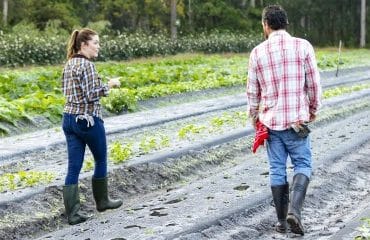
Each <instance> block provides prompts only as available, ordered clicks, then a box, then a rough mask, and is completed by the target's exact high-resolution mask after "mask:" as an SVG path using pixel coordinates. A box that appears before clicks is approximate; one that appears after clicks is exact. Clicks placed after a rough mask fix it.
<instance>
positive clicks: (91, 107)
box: [62, 54, 108, 118]
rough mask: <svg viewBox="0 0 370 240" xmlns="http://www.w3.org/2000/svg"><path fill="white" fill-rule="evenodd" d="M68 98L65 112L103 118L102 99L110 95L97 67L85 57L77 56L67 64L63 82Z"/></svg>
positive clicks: (65, 94) (64, 92) (64, 91)
mask: <svg viewBox="0 0 370 240" xmlns="http://www.w3.org/2000/svg"><path fill="white" fill-rule="evenodd" d="M62 88H63V94H64V96H65V97H66V104H65V106H64V112H65V113H69V114H78V115H85V116H86V115H90V116H96V117H99V118H102V114H101V105H100V102H99V99H100V97H102V96H107V95H108V86H106V85H103V84H102V81H101V78H100V77H99V76H98V73H97V71H96V69H95V65H94V64H93V63H92V62H91V61H89V60H88V59H87V58H86V57H84V56H83V55H78V54H77V55H75V56H73V57H72V58H71V59H69V60H68V62H67V63H66V65H65V67H64V70H63V80H62Z"/></svg>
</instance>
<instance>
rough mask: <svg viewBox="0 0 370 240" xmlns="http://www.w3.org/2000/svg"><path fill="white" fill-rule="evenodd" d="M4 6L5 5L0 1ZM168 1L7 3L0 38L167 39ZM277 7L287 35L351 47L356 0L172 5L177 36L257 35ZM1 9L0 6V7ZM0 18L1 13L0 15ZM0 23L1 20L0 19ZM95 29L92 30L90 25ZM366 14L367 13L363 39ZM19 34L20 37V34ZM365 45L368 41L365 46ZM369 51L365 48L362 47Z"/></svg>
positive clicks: (200, 0)
mask: <svg viewBox="0 0 370 240" xmlns="http://www.w3.org/2000/svg"><path fill="white" fill-rule="evenodd" d="M3 1H5V0H3ZM170 2H171V1H170V0H8V5H9V7H8V9H9V10H8V21H7V24H5V22H3V21H2V22H1V29H2V31H3V32H6V33H11V32H13V31H14V27H16V26H17V25H19V24H21V25H25V24H26V25H29V24H31V25H32V26H34V27H35V28H37V29H38V30H42V31H43V30H45V29H46V30H47V29H48V28H49V29H50V28H53V27H54V28H55V29H57V31H55V34H57V35H63V34H65V33H69V32H71V31H72V29H73V28H76V27H81V26H88V25H89V26H95V25H96V23H97V22H98V25H100V26H98V27H99V30H100V31H101V32H100V34H109V35H115V34H116V35H117V34H119V33H122V32H124V33H132V32H135V33H136V32H144V33H147V34H153V33H157V34H158V33H163V34H167V35H168V34H169V30H170ZM274 3H279V4H281V5H282V6H283V7H284V8H285V9H286V10H287V12H288V16H289V21H290V26H289V31H290V32H292V33H293V34H294V35H296V36H299V37H304V38H306V39H308V40H310V41H312V42H313V44H315V45H317V46H333V45H337V44H338V42H339V40H343V41H344V44H345V46H347V47H357V46H358V45H359V35H360V6H361V0H326V1H322V0H177V22H178V25H177V27H178V32H179V34H180V36H181V35H187V34H196V33H199V32H202V33H204V32H212V31H215V30H217V31H231V32H234V33H235V32H237V33H256V32H257V33H259V32H260V31H261V23H260V21H261V17H260V16H261V11H262V9H263V7H264V6H266V5H268V4H274ZM1 8H2V6H1ZM1 14H2V12H1ZM1 19H2V16H1ZM94 24H95V25H94ZM369 32H370V13H369V11H367V33H368V34H367V35H368V36H369ZM23 33H24V32H23ZM368 42H369V41H368ZM367 47H370V44H369V43H368V44H367Z"/></svg>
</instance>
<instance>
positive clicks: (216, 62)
mask: <svg viewBox="0 0 370 240" xmlns="http://www.w3.org/2000/svg"><path fill="white" fill-rule="evenodd" d="M364 54H369V52H368V51H367V50H352V51H346V52H343V53H342V65H343V67H345V66H346V67H348V66H351V64H356V63H357V64H368V63H369V62H365V61H364V60H362V59H364V58H363V57H362V56H363V55H364ZM323 56H324V58H325V59H324V60H323ZM336 58H337V55H336V52H335V51H333V50H330V49H329V50H321V51H318V63H319V65H320V62H322V61H324V62H328V59H329V60H330V62H334V61H336V60H335V59H336ZM367 59H368V58H367ZM368 61H369V60H368ZM247 62H248V56H247V55H245V54H234V55H210V56H208V55H201V54H194V55H181V56H175V57H167V58H159V59H151V60H145V61H142V60H135V61H129V62H109V63H101V62H98V63H97V68H98V71H99V73H100V74H101V76H102V77H103V79H105V80H106V79H107V78H108V77H121V88H119V89H113V90H112V91H111V92H110V95H109V97H107V98H103V100H102V104H103V106H104V108H105V109H106V110H108V111H110V112H112V113H121V112H122V111H134V110H135V109H136V107H137V102H138V101H140V100H146V99H150V98H155V97H159V96H168V95H172V94H177V93H183V92H189V91H198V90H203V89H209V88H220V87H229V86H241V87H242V86H243V85H245V82H246V79H247V77H246V70H247ZM321 65H322V64H321ZM330 68H331V65H326V66H322V68H321V69H322V70H325V69H330ZM61 69H62V67H61V66H58V67H57V66H54V67H37V68H31V69H26V70H11V71H9V70H3V71H2V73H1V74H0V135H6V134H8V133H9V132H10V130H9V128H10V127H11V126H15V127H17V122H19V121H30V122H32V119H33V117H34V116H43V117H45V118H47V119H49V121H51V122H52V123H58V122H60V119H61V114H62V111H63V103H64V98H63V96H62V93H61V89H60V85H61V83H60V81H61Z"/></svg>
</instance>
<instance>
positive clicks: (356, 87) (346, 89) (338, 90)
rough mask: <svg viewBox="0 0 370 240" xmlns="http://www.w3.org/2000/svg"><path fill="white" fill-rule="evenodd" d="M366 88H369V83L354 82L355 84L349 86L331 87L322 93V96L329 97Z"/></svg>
mask: <svg viewBox="0 0 370 240" xmlns="http://www.w3.org/2000/svg"><path fill="white" fill-rule="evenodd" d="M368 88H370V84H369V83H364V84H356V85H352V86H349V87H335V88H333V89H329V90H326V91H325V92H324V93H323V97H324V98H331V97H335V96H340V95H343V94H346V93H351V92H357V91H361V90H364V89H368Z"/></svg>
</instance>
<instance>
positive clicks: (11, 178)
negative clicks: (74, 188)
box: [0, 84, 368, 229]
mask: <svg viewBox="0 0 370 240" xmlns="http://www.w3.org/2000/svg"><path fill="white" fill-rule="evenodd" d="M365 85H366V84H362V86H363V87H364V86H365ZM351 89H352V90H353V91H357V90H361V89H362V88H361V87H356V86H355V87H352V88H351ZM328 92H334V94H333V93H331V94H328ZM348 92H349V91H347V90H344V91H343V92H340V91H337V90H331V89H330V90H327V91H325V92H324V96H326V98H330V97H334V96H338V95H342V94H345V93H348ZM365 105H366V106H368V104H367V103H365ZM354 107H357V108H362V107H363V104H362V105H361V104H360V105H358V106H357V105H356V106H354ZM338 111H339V112H340V111H342V110H340V109H339V110H338ZM333 114H334V115H335V114H336V112H331V113H330V114H329V115H328V114H325V113H324V114H321V115H320V119H325V118H328V117H330V115H333ZM247 120H248V116H247V113H246V112H245V111H231V112H226V113H223V114H222V115H219V116H213V117H208V118H206V119H204V120H203V121H202V123H193V122H186V123H184V124H182V125H180V126H178V125H177V124H175V128H174V129H172V130H171V131H170V132H171V133H172V134H171V135H168V134H165V133H163V132H158V130H154V131H152V132H146V133H140V134H138V135H134V136H131V137H128V138H127V137H126V138H125V140H116V141H114V142H112V143H110V144H109V160H110V161H112V163H113V164H121V163H123V162H125V161H127V160H128V159H130V158H132V157H133V156H140V155H145V154H148V153H152V152H154V151H158V150H161V149H164V148H168V147H171V146H174V145H175V144H176V143H180V144H182V143H183V142H184V141H188V142H191V141H193V140H194V139H196V138H200V137H201V136H205V137H207V136H209V135H210V134H220V133H223V132H224V131H225V130H229V129H230V128H233V129H235V128H240V127H243V126H244V127H245V126H246V123H247ZM173 133H175V136H173ZM252 140H253V139H252V138H251V139H249V140H248V142H250V141H252ZM93 167H94V160H93V158H92V157H91V156H90V157H87V159H85V161H84V168H83V169H84V171H90V170H92V169H93ZM54 180H55V174H54V173H51V172H48V171H18V172H15V173H11V172H9V173H3V174H1V175H0V193H1V192H4V191H13V190H16V189H21V188H26V187H33V186H38V185H42V184H48V183H50V182H52V181H54ZM362 229H363V228H362Z"/></svg>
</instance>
